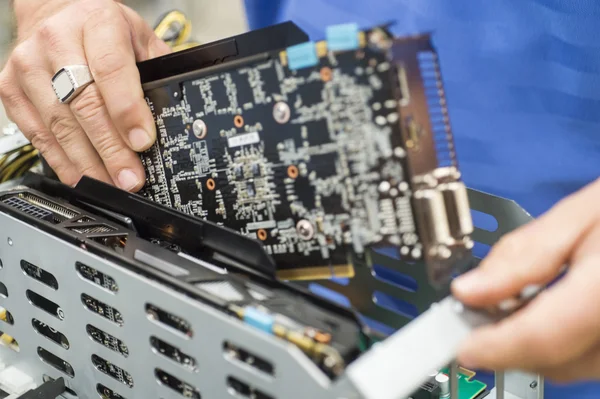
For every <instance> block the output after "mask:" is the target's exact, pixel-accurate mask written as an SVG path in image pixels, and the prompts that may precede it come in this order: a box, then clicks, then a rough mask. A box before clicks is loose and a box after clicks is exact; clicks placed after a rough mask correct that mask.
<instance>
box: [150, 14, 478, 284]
mask: <svg viewBox="0 0 600 399" xmlns="http://www.w3.org/2000/svg"><path fill="white" fill-rule="evenodd" d="M272 50H273V51H269V52H265V53H259V54H255V55H253V56H250V57H247V58H246V59H237V60H236V64H235V66H230V64H228V63H227V62H226V63H224V64H223V65H222V66H214V67H211V68H206V69H203V68H198V67H195V68H194V67H190V68H189V69H186V70H185V71H183V70H182V68H177V71H178V73H180V74H172V75H169V76H164V75H162V76H161V80H155V79H154V78H153V75H152V74H150V73H148V74H147V73H145V71H148V70H150V69H152V68H151V67H152V65H155V64H157V63H159V62H163V61H161V59H159V60H150V61H147V62H144V63H142V64H140V68H141V76H142V82H143V87H144V92H145V96H146V100H147V102H148V104H149V106H150V108H151V110H152V112H153V115H154V119H155V122H156V127H157V132H158V140H157V143H156V144H155V145H154V146H153V147H152V148H151V149H150V150H148V151H147V152H145V153H144V154H143V155H142V157H141V158H142V163H143V164H144V166H145V169H146V175H147V179H148V180H147V184H146V186H145V188H144V189H143V191H142V193H143V194H144V195H145V196H146V197H148V198H150V199H152V200H153V201H156V202H158V203H160V204H163V205H166V206H169V207H172V208H176V209H178V210H180V211H182V212H185V213H188V214H191V215H194V216H198V217H200V218H203V219H206V220H209V221H212V222H215V223H218V224H220V225H224V226H226V227H229V228H232V229H234V230H236V231H238V232H241V233H243V234H247V235H248V236H251V237H257V238H259V240H260V241H261V242H262V243H263V245H264V246H265V249H266V251H267V252H268V253H269V254H270V255H271V256H272V257H273V259H274V260H275V262H276V264H277V268H278V275H279V277H280V278H281V279H285V280H296V279H308V278H312V279H315V278H327V277H351V276H352V275H354V269H353V264H352V262H353V261H352V259H353V256H354V255H357V256H358V257H359V258H360V257H363V256H364V254H365V250H366V248H368V247H376V246H390V245H391V246H395V247H397V248H398V251H399V253H400V256H401V257H403V258H405V259H412V260H414V259H425V260H426V261H427V264H428V267H429V272H430V276H431V280H432V282H433V283H435V284H438V283H439V284H441V283H444V282H446V281H447V280H448V278H449V277H450V276H451V274H452V272H453V271H454V270H455V268H456V267H458V266H457V265H460V261H461V260H462V259H465V258H466V259H468V258H469V254H470V249H471V247H472V245H473V244H472V241H471V239H470V234H471V232H472V230H473V227H472V223H471V214H470V210H469V205H468V200H467V197H466V188H465V186H464V184H463V183H462V181H461V179H460V178H461V175H460V171H459V169H458V164H457V161H456V156H455V153H454V144H453V139H452V132H451V129H450V124H449V120H448V115H447V111H446V100H445V97H444V92H443V85H442V81H441V77H440V76H441V75H440V71H439V66H438V63H437V54H436V52H435V49H434V48H433V46H432V44H431V40H430V38H429V36H427V35H423V36H413V37H407V38H394V37H393V36H392V35H391V34H390V33H389V32H388V31H387V30H386V29H385V28H374V29H371V30H364V31H361V30H359V29H358V27H357V25H356V24H344V25H337V26H331V27H329V28H328V29H327V32H326V40H324V41H319V42H303V43H297V44H295V45H292V46H289V47H287V48H285V49H280V48H273V49H272ZM201 52H202V48H199V49H198V50H197V51H196V54H201ZM179 59H180V60H181V61H184V60H185V57H184V56H183V55H182V56H181V57H179ZM170 62H174V61H170ZM165 63H167V61H164V62H163V63H161V64H160V66H161V68H163V67H164V64H165ZM146 75H148V76H146ZM199 120H201V123H200V122H198V121H199ZM190 155H191V156H190ZM300 222H301V223H302V226H306V228H303V229H297V228H295V227H296V226H297V225H298V223H300ZM308 226H311V227H310V229H309V228H308ZM315 226H319V228H318V229H317V228H315ZM309 231H310V234H308V232H309ZM367 261H368V259H367Z"/></svg>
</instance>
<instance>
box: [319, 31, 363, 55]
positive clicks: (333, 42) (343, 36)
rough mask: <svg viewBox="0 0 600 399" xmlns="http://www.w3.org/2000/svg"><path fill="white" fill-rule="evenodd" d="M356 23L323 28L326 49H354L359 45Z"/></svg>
mask: <svg viewBox="0 0 600 399" xmlns="http://www.w3.org/2000/svg"><path fill="white" fill-rule="evenodd" d="M358 33H359V29H358V24H342V25H332V26H328V27H327V29H326V30H325V37H326V38H327V39H326V40H327V49H328V50H331V51H348V50H356V49H358V48H359V47H360V43H359V40H358Z"/></svg>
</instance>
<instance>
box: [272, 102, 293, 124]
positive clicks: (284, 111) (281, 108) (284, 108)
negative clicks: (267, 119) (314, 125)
mask: <svg viewBox="0 0 600 399" xmlns="http://www.w3.org/2000/svg"><path fill="white" fill-rule="evenodd" d="M291 112H292V111H291V110H290V106H289V105H287V104H286V103H284V102H283V101H280V102H278V103H276V104H275V106H274V107H273V118H274V119H275V121H276V122H277V123H281V124H283V123H287V122H288V121H289V120H290V116H291Z"/></svg>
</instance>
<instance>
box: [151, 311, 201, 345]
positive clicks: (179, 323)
mask: <svg viewBox="0 0 600 399" xmlns="http://www.w3.org/2000/svg"><path fill="white" fill-rule="evenodd" d="M146 314H147V315H148V318H149V319H150V320H152V321H154V322H156V323H159V324H161V325H163V326H165V327H167V328H169V329H171V330H175V331H178V332H181V333H183V335H185V336H186V337H190V338H191V337H193V336H194V332H193V331H192V325H191V324H190V323H189V322H187V321H186V320H185V319H182V318H181V317H179V316H175V315H174V314H173V313H169V312H167V311H165V310H163V309H161V308H159V307H157V306H154V305H152V304H149V303H147V304H146Z"/></svg>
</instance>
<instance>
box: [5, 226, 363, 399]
mask: <svg viewBox="0 0 600 399" xmlns="http://www.w3.org/2000/svg"><path fill="white" fill-rule="evenodd" d="M0 226H1V230H0V259H2V265H3V267H2V269H0V281H3V282H7V289H8V297H7V298H0V306H3V307H5V308H6V309H8V310H9V311H10V312H11V314H12V315H13V317H14V324H13V325H9V324H8V323H5V322H1V321H0V330H2V331H4V332H5V333H7V334H9V335H11V336H13V337H14V338H16V340H17V341H18V343H19V352H14V351H13V350H11V349H10V348H8V347H4V346H0V361H2V362H3V363H4V364H6V365H12V366H16V367H18V368H19V369H20V370H22V371H24V372H26V373H27V374H29V375H31V376H35V378H36V382H37V383H38V384H41V383H42V379H43V375H47V376H49V377H51V378H58V377H60V376H63V377H65V379H66V381H67V384H68V386H69V387H70V388H71V389H72V390H74V391H75V392H77V394H78V396H79V397H80V398H84V399H92V398H94V399H97V398H99V397H100V396H99V394H98V392H97V385H98V384H102V385H103V386H104V387H107V388H109V389H110V390H112V391H114V392H116V393H117V394H119V395H121V396H122V397H124V398H125V399H135V398H138V399H151V398H162V399H171V398H172V399H178V398H182V397H184V395H182V394H180V393H177V392H174V391H173V390H171V389H169V388H168V387H166V386H165V385H164V384H161V383H159V382H158V381H157V369H160V370H162V371H163V372H166V373H169V374H170V375H172V376H174V377H176V378H178V379H180V380H181V381H183V382H185V383H186V384H187V385H188V388H189V390H188V391H187V395H188V396H187V397H192V398H197V397H201V398H209V399H211V398H212V399H220V398H226V397H230V393H229V391H228V389H229V388H228V381H229V383H232V381H233V382H235V381H241V382H243V383H245V384H247V385H248V386H250V387H251V388H253V389H257V390H260V391H261V392H262V393H265V394H268V395H269V396H271V397H272V398H274V399H283V398H285V399H288V398H289V399H293V398H298V399H305V398H334V397H335V398H337V397H347V398H352V397H356V396H354V394H353V392H352V391H348V389H350V388H345V389H344V388H342V386H341V385H340V384H333V385H331V383H330V381H329V380H328V379H327V378H326V377H325V376H324V374H322V373H321V372H320V371H319V370H318V369H317V367H316V366H315V365H314V364H313V363H312V362H311V361H310V360H309V359H308V358H306V357H305V356H304V354H302V353H301V352H300V350H299V349H298V348H296V347H294V346H292V345H290V344H286V343H285V342H282V341H281V340H278V339H275V338H274V337H272V336H269V335H267V334H264V333H263V332H260V331H257V330H255V329H253V328H251V327H248V326H246V325H244V324H243V323H241V322H239V321H238V320H235V319H233V318H230V317H228V316H226V315H224V314H222V313H220V312H219V311H217V310H216V309H213V308H210V307H208V306H206V305H204V304H201V303H198V302H195V301H193V300H191V299H189V298H187V297H185V296H183V295H180V294H178V293H177V292H174V291H173V290H170V289H168V288H165V287H162V286H160V285H159V284H157V283H155V282H152V281H149V280H147V279H144V278H141V277H140V276H138V275H136V274H134V273H132V272H130V271H128V270H125V269H123V268H121V267H118V266H115V265H112V264H111V263H110V262H107V261H105V260H103V259H101V258H99V257H97V256H94V255H91V254H89V253H88V252H86V251H84V250H82V249H80V248H77V247H75V246H71V245H68V244H65V243H64V242H62V241H60V240H58V239H56V238H54V237H52V236H50V235H48V234H46V233H43V232H41V231H39V230H36V229H33V228H31V227H29V226H27V225H26V224H24V223H22V222H20V221H18V220H16V219H14V218H12V217H9V216H7V215H4V214H0ZM21 260H25V261H27V262H29V263H30V264H33V265H36V266H38V267H39V268H42V269H43V270H44V271H46V272H48V273H51V274H52V275H53V276H54V277H55V278H56V281H57V282H58V288H57V289H54V288H53V287H51V286H48V285H46V284H44V283H43V282H41V281H40V280H38V279H35V278H32V277H30V276H29V275H27V274H25V273H24V272H23V270H22V268H21V264H20V263H21ZM78 262H81V263H83V264H85V265H87V266H89V267H92V268H94V269H96V270H97V271H99V272H101V273H103V274H104V275H105V276H108V277H110V278H111V279H112V281H111V280H109V279H107V278H102V279H99V280H98V281H96V282H94V281H91V280H90V279H87V278H83V277H82V275H81V274H80V273H79V272H78V270H77V266H76V265H77V263H78ZM106 281H109V282H110V284H106ZM28 291H29V292H30V295H29V298H33V297H34V296H32V295H31V292H33V293H35V294H37V295H38V296H40V297H43V298H45V299H46V300H48V301H51V302H52V303H55V304H56V305H58V306H59V308H58V309H56V308H54V309H53V308H52V307H51V306H50V307H48V306H43V307H44V308H45V309H53V310H52V314H51V313H48V312H46V311H45V310H43V309H41V308H39V307H36V306H33V305H32V304H31V303H30V299H28V295H27V292H28ZM82 295H87V296H89V297H90V298H93V299H94V301H92V302H91V303H87V305H84V303H83V302H82ZM86 298H87V297H86ZM148 303H150V304H154V305H156V306H158V307H160V308H161V309H163V310H165V311H167V312H169V313H171V314H173V315H175V316H178V317H180V318H182V319H183V320H185V321H186V322H187V323H188V324H189V326H190V327H191V330H192V333H191V334H190V335H191V336H190V335H184V334H182V333H181V332H179V331H178V330H176V329H172V328H166V327H163V326H162V325H160V324H158V323H157V322H155V321H152V320H151V319H150V318H149V315H148V314H147V312H146V305H147V304H148ZM90 307H91V308H95V309H99V307H101V308H102V315H99V314H97V313H94V312H92V311H90V310H89V308H90ZM116 312H118V314H117V313H116ZM32 319H36V320H37V321H36V322H33V323H36V325H37V327H38V330H39V326H40V325H47V326H49V327H51V328H52V330H53V331H57V332H60V334H61V335H63V336H64V337H65V339H66V340H68V344H63V342H62V341H61V340H58V341H56V340H53V339H49V338H47V337H45V336H43V335H41V334H40V333H39V332H37V331H36V329H35V328H34V325H33V324H32ZM89 326H93V327H95V328H96V329H99V330H101V331H102V332H104V333H105V334H107V335H106V336H103V338H101V339H100V342H105V343H107V346H105V345H102V344H100V343H99V341H98V340H96V339H94V338H93V337H92V336H90V333H89V330H90V328H89ZM53 336H54V335H53ZM111 337H112V338H111ZM152 337H154V339H156V338H157V339H159V340H161V341H162V342H164V343H167V344H169V345H170V346H172V347H175V348H177V349H178V350H179V353H180V354H185V355H186V356H189V357H191V358H193V359H194V360H195V364H196V365H195V367H189V366H188V365H183V364H179V363H177V362H175V361H172V360H170V359H167V358H165V357H164V356H162V355H160V354H159V353H158V351H156V350H155V349H153V348H152V345H151V338H152ZM225 342H229V343H231V344H233V345H235V346H239V347H241V348H243V349H245V350H246V351H248V352H249V353H250V354H257V355H259V356H260V358H262V359H263V360H264V361H266V362H268V363H270V364H271V365H272V367H273V375H270V374H269V373H265V372H261V371H259V370H258V369H257V368H253V367H251V366H249V365H248V364H245V363H241V362H239V361H236V360H234V359H231V358H229V357H228V356H227V354H226V353H225V351H224V343H225ZM39 348H42V349H39ZM124 352H125V353H124ZM40 353H41V354H43V355H44V356H50V357H52V356H55V357H58V358H60V359H62V360H64V361H65V362H67V363H68V364H69V366H65V365H64V364H61V367H62V368H63V370H64V371H59V370H57V369H56V368H55V367H53V366H52V365H50V364H48V363H46V362H44V361H42V360H41V359H40ZM48 353H50V354H51V355H48ZM105 361H107V362H109V363H110V364H112V365H114V366H116V367H118V369H117V368H116V367H112V368H111V367H110V366H107V365H106V364H105V363H104V362H105ZM103 364H104V365H103ZM98 367H100V368H106V369H107V370H109V372H110V373H112V374H118V373H121V374H123V375H124V376H123V382H120V381H117V380H116V379H115V378H112V377H111V376H109V375H107V374H105V373H104V372H102V371H100V370H98ZM65 371H66V372H65ZM125 373H127V374H125ZM71 374H72V375H71ZM163 375H164V374H160V373H159V376H163ZM230 377H233V378H230ZM196 392H197V394H196Z"/></svg>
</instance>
